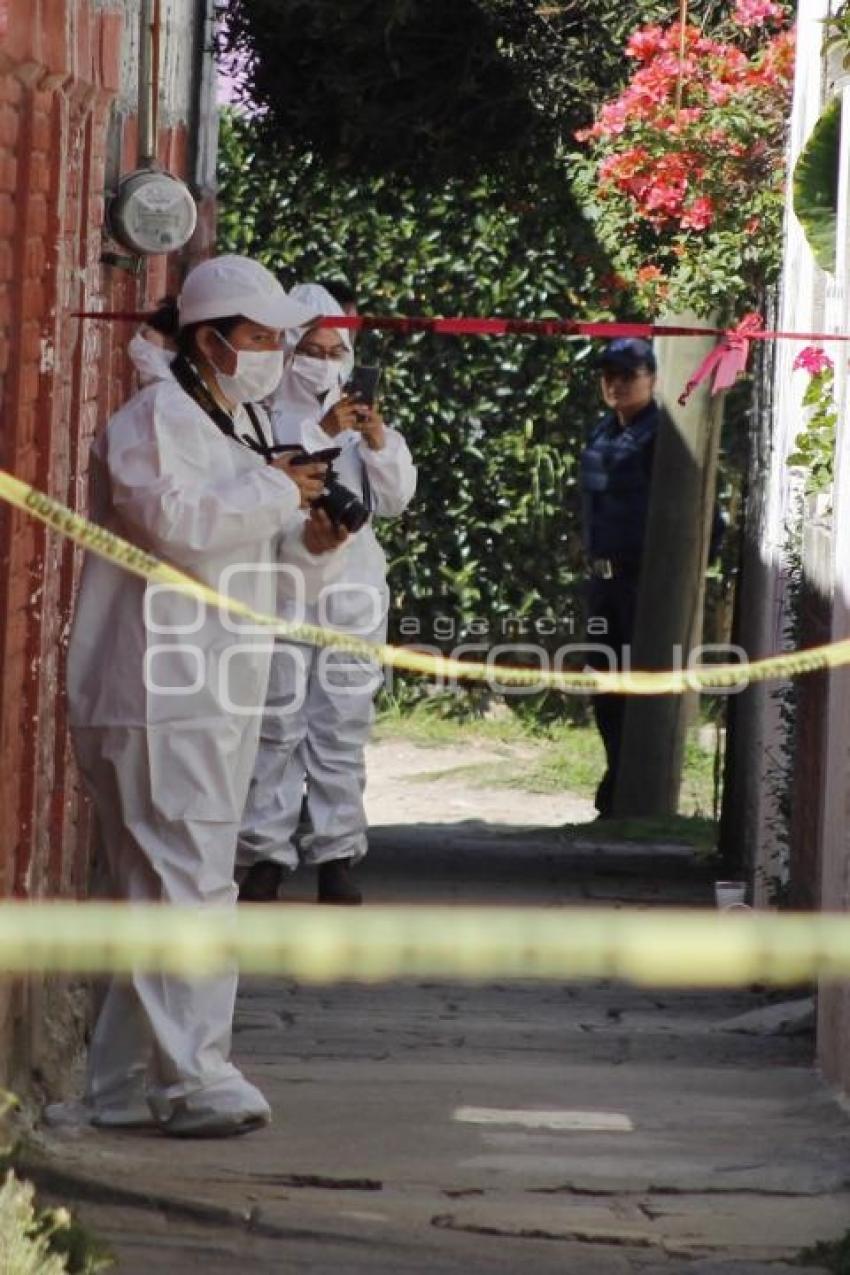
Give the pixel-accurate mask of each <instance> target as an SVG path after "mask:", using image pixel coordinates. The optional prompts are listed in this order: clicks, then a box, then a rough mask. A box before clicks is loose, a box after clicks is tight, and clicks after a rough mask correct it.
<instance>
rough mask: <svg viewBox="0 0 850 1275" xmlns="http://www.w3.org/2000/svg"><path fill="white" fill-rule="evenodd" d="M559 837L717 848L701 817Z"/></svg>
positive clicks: (609, 822) (570, 827) (592, 827)
mask: <svg viewBox="0 0 850 1275" xmlns="http://www.w3.org/2000/svg"><path fill="white" fill-rule="evenodd" d="M559 833H560V835H561V836H563V837H565V838H566V839H567V840H568V841H633V842H636V843H638V844H639V845H674V846H692V847H693V848H694V849H695V850H699V851H702V852H703V853H704V854H705V856H706V858H707V857H708V856H709V855H710V854H712V853H713V852H714V851H715V850H716V848H717V824H716V823H715V822H714V820H713V819H705V818H703V817H702V816H701V815H668V816H667V817H666V818H658V819H650V818H647V819H603V820H601V821H600V822H598V823H597V822H593V823H568V824H564V826H563V828H560V829H559ZM848 1275H850V1272H848Z"/></svg>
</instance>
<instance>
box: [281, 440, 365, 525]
mask: <svg viewBox="0 0 850 1275" xmlns="http://www.w3.org/2000/svg"><path fill="white" fill-rule="evenodd" d="M341 451H342V449H341V448H340V447H325V448H324V449H323V450H322V451H319V452H305V451H302V452H300V453H299V454H298V455H297V456H296V457H295V458H294V459H293V461H292V463H293V465H312V464H322V463H323V464H326V465H327V471H326V473H325V490H324V491H323V492H322V494H321V496H319V497H317V499H316V500H313V501H311V502H310V503H311V504H312V506H313V508H314V509H322V510H324V512H325V513H326V514H327V516H328V517H329V518H330V520H331V522H332V523H333V525H334V526H335V527H336V528H337V529H338V528H340V527H344V528H345V530H346V531H352V532H354V531H359V530H360V528H361V527H362V526H363V525H364V524H365V523H367V522H368V521H369V510H368V509H367V508H366V506H365V505H364V504H363V501H362V500H358V499H357V497H356V496H355V494H354V492H353V491H349V489H348V488H347V487H346V486H345V483H341V482H340V481H339V479H338V478H337V476H336V473H335V472H334V467H333V462H334V461H335V460H336V458H337V457H338V456H339V455H340V452H341Z"/></svg>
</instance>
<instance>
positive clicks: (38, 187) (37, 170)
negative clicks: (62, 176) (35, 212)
mask: <svg viewBox="0 0 850 1275" xmlns="http://www.w3.org/2000/svg"><path fill="white" fill-rule="evenodd" d="M29 188H30V190H31V191H33V192H34V193H36V194H47V192H48V191H49V190H50V169H49V167H48V164H47V157H46V156H45V155H33V156H32V157H31V158H30V172H29Z"/></svg>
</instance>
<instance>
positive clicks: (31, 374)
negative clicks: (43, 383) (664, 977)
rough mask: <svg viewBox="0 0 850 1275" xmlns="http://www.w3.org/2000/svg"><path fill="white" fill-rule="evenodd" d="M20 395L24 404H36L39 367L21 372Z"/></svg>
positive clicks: (26, 368) (28, 368)
mask: <svg viewBox="0 0 850 1275" xmlns="http://www.w3.org/2000/svg"><path fill="white" fill-rule="evenodd" d="M20 394H21V402H22V403H34V402H35V400H36V399H37V398H38V368H37V367H33V366H30V367H25V368H24V369H23V371H22V372H21V391H20ZM21 415H22V416H23V412H22V413H21ZM31 415H33V416H34V413H31ZM27 437H34V435H31V434H30V435H27Z"/></svg>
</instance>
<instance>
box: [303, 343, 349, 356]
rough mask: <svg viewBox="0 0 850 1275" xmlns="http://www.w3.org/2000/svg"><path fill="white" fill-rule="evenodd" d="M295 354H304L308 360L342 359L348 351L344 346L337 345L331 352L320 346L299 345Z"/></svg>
mask: <svg viewBox="0 0 850 1275" xmlns="http://www.w3.org/2000/svg"><path fill="white" fill-rule="evenodd" d="M297 353H298V354H306V355H307V358H308V359H344V358H345V356H346V354H347V353H348V351H347V350H346V348H345V346H344V345H337V346H335V347H334V348H333V349H332V350H326V349H325V348H324V346H320V345H300V346H299V347H298V351H297Z"/></svg>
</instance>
